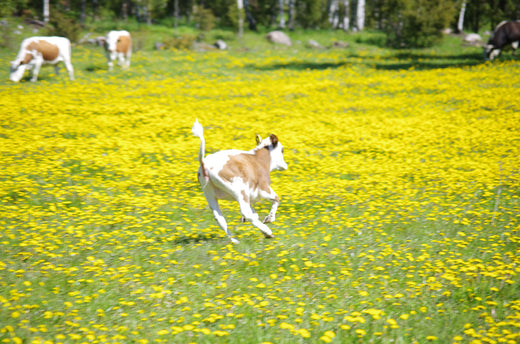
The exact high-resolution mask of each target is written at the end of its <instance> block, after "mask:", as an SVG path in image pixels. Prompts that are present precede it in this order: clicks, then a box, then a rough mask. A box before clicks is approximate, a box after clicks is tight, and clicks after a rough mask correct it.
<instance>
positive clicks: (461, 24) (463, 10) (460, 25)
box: [457, 0, 467, 32]
mask: <svg viewBox="0 0 520 344" xmlns="http://www.w3.org/2000/svg"><path fill="white" fill-rule="evenodd" d="M466 3H467V0H462V6H461V7H460V13H459V21H458V22H457V31H458V32H462V31H463V29H464V14H465V13H466Z"/></svg>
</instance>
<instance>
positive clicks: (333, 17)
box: [327, 0, 339, 29]
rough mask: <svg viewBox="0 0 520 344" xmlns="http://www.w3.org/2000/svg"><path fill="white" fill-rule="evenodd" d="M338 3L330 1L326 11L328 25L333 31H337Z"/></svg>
mask: <svg viewBox="0 0 520 344" xmlns="http://www.w3.org/2000/svg"><path fill="white" fill-rule="evenodd" d="M338 1H339V0H331V1H329V6H327V7H328V9H327V11H328V14H329V24H330V25H331V26H332V28H333V29H337V28H338V25H339V16H338V14H339V12H338V10H339V7H338Z"/></svg>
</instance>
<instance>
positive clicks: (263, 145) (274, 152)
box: [256, 134, 287, 171]
mask: <svg viewBox="0 0 520 344" xmlns="http://www.w3.org/2000/svg"><path fill="white" fill-rule="evenodd" d="M256 143H257V146H256V149H267V150H269V154H270V155H271V164H270V166H269V170H270V171H285V170H286V169H287V164H286V163H285V160H284V158H283V146H282V144H281V143H280V141H278V137H276V135H274V134H271V135H270V136H269V137H267V138H265V139H263V140H262V138H261V137H260V135H256Z"/></svg>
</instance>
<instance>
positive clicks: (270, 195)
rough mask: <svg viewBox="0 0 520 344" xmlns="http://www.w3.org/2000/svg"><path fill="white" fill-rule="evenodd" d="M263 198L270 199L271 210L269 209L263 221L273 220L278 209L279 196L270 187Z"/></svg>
mask: <svg viewBox="0 0 520 344" xmlns="http://www.w3.org/2000/svg"><path fill="white" fill-rule="evenodd" d="M265 198H267V199H269V200H270V201H271V210H270V211H269V215H267V216H266V217H265V218H264V221H263V222H264V223H268V222H274V220H275V219H276V210H277V209H278V205H280V198H279V197H278V195H277V194H276V193H275V192H274V191H273V189H270V192H269V193H268V194H266V195H265Z"/></svg>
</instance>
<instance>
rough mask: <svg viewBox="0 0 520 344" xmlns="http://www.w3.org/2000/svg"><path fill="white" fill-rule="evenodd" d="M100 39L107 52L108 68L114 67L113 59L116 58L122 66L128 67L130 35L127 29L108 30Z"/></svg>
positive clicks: (130, 51) (130, 45) (130, 44)
mask: <svg viewBox="0 0 520 344" xmlns="http://www.w3.org/2000/svg"><path fill="white" fill-rule="evenodd" d="M100 40H101V44H102V45H103V47H104V48H105V51H106V54H107V61H108V70H112V69H113V68H114V63H113V61H114V60H116V59H117V60H118V62H119V65H120V66H122V67H123V68H129V67H130V57H131V56H132V37H131V36H130V33H129V32H128V31H125V30H121V31H110V32H109V33H108V34H107V36H106V37H103V38H101V39H100Z"/></svg>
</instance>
